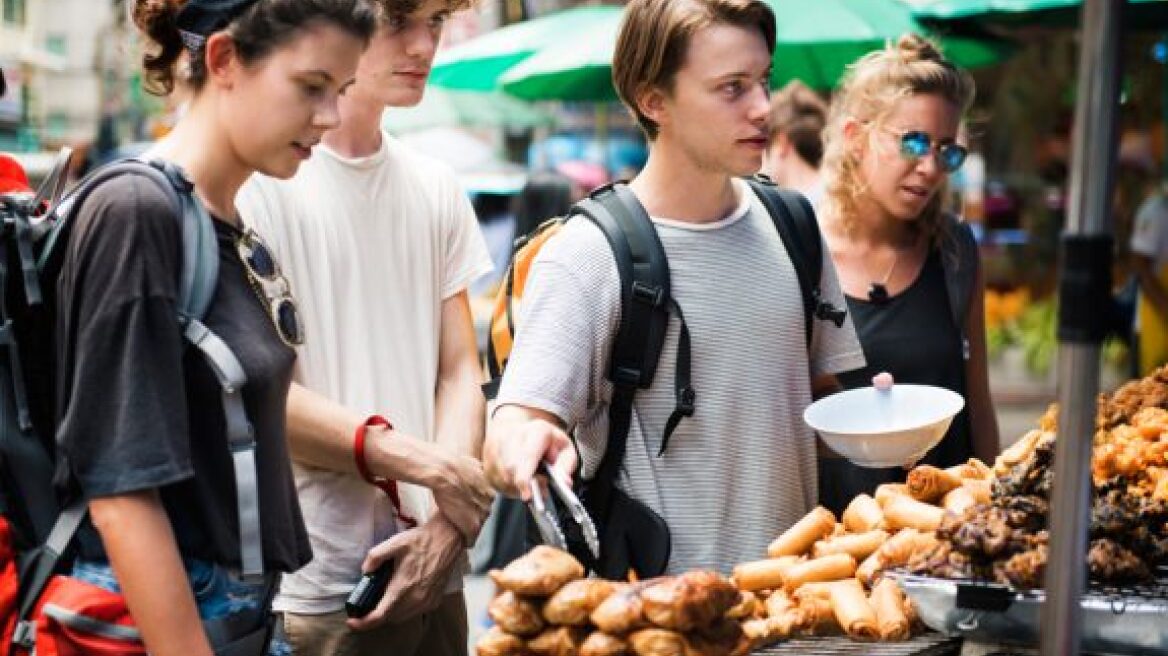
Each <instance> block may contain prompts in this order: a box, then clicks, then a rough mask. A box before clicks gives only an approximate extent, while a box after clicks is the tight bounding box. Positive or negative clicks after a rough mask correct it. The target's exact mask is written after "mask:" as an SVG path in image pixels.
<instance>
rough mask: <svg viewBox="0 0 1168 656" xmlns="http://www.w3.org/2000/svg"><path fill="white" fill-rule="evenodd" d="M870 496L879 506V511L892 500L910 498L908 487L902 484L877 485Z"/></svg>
mask: <svg viewBox="0 0 1168 656" xmlns="http://www.w3.org/2000/svg"><path fill="white" fill-rule="evenodd" d="M872 496H873V498H875V499H876V503H878V504H880V508H881V509H883V508H884V506H886V505H888V502H889V501H891V500H892V499H895V498H897V497H911V495H910V494H909V493H908V486H907V485H905V484H904V483H884V484H882V485H877V486H876V492H875V494H873V495H872ZM885 528H887V526H885Z"/></svg>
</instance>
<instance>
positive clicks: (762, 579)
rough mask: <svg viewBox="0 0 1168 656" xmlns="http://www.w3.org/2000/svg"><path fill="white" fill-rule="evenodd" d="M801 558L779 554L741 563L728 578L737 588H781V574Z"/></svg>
mask: <svg viewBox="0 0 1168 656" xmlns="http://www.w3.org/2000/svg"><path fill="white" fill-rule="evenodd" d="M802 560H803V558H802V557H801V556H781V557H779V558H767V559H766V560H756V561H753V562H749V563H742V564H740V565H737V566H735V567H734V574H733V575H732V576H731V577H730V578H731V580H733V581H734V584H735V585H736V586H738V589H739V590H769V589H773V588H781V587H783V575H784V574H785V573H786V572H787V570H788V569H790V568H791V567H792V566H793V565H796V564H797V563H799V562H801V561H802Z"/></svg>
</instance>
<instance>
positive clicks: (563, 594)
mask: <svg viewBox="0 0 1168 656" xmlns="http://www.w3.org/2000/svg"><path fill="white" fill-rule="evenodd" d="M490 576H491V579H492V580H493V581H494V582H495V585H496V587H497V588H498V590H499V595H498V596H496V597H495V599H494V600H492V601H491V603H490V605H489V606H488V608H487V612H488V613H489V614H490V616H491V618H492V619H493V620H494V621H495V627H494V628H492V629H491V630H490V631H489V632H488V633H487V634H486V635H484V636H483V637H482V638H481V639H480V640H479V642H478V644H477V645H476V651H477V653H478V656H620V655H622V654H623V655H627V656H737V655H740V654H746V653H748V652H749V651H750V650H751V649H752V648H753V647H754V644H753V643H752V642H751V641H750V640H748V639H747V638H746V637H745V635H744V634H743V631H742V627H741V624H740V621H739V620H740V616H739V615H736V614H735V612H734V611H735V609H736V608H737V607H738V606H741V601H742V600H741V598H740V593H739V591H738V590H737V589H736V588H735V587H734V586H733V585H732V584H731V583H730V582H729V581H728V580H726V579H725V578H723V577H721V576H719V575H718V574H716V573H714V572H707V571H692V572H686V573H685V574H681V575H679V576H667V577H661V578H657V579H652V580H649V581H643V582H639V583H619V582H614V581H604V580H600V579H585V578H583V576H584V567H583V566H581V565H580V563H579V562H578V561H577V560H576V559H575V558H574V557H572V556H571V555H570V554H568V553H565V552H563V551H560V550H558V549H553V548H551V547H547V546H542V545H541V546H537V547H535V548H534V549H532V550H531V551H530V552H529V553H528V554H527V555H525V556H523V557H522V558H519V559H517V560H515V561H514V562H512V563H511V564H510V565H508V566H507V567H506V568H504V569H503V570H501V571H493V572H491V574H490ZM738 612H739V613H740V612H743V611H742V610H741V609H738Z"/></svg>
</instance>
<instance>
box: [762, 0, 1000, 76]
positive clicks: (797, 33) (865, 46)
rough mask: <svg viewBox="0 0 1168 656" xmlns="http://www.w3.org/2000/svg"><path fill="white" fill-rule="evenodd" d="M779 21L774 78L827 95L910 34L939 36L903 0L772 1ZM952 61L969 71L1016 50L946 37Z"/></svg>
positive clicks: (995, 41)
mask: <svg viewBox="0 0 1168 656" xmlns="http://www.w3.org/2000/svg"><path fill="white" fill-rule="evenodd" d="M767 3H768V4H769V5H770V6H771V9H773V10H774V12H775V18H776V19H777V28H778V31H777V34H776V46H775V60H774V74H773V75H772V77H771V81H772V83H773V84H774V86H781V85H782V84H785V83H786V82H789V81H790V80H794V79H798V80H801V81H802V82H803V83H805V84H807V85H808V86H810V87H812V88H815V89H820V90H827V89H832V88H834V87H835V86H836V84H837V83H838V82H839V79H840V77H841V76H842V75H843V72H844V69H845V68H846V67H847V66H848V64H850V63H852V62H854V61H855V60H856V59H858V58H860V57H861V56H863V55H865V54H866V53H869V52H871V51H873V50H876V49H878V48H881V47H883V46H884V44H885V42H886V41H888V40H889V39H895V38H897V37H898V36H900V35H901V34H904V33H906V32H918V33H922V34H927V35H930V34H931V35H932V36H937V34H936V32H931V31H930V30H928V29H927V28H926V27H925V26H923V25H922V24H921V23H919V22H917V21H916V20H915V19H914V18H913V11H912V8H911V7H909V6H907V5H905V4H903V3H901V2H899V0H814V1H813V2H808V1H807V0H767ZM940 41H941V45H942V47H943V49H944V51H945V54H946V56H947V57H949V58H950V59H951V60H953V61H954V62H955V63H957V64H958V65H960V66H964V67H966V68H980V67H982V66H988V65H991V64H995V63H997V62H999V61H1002V60H1003V59H1004V58H1005V57H1007V56H1008V55H1009V54H1010V52H1011V50H1012V48H1011V46H1010V44H1009V43H1007V42H1004V41H1001V40H998V39H993V38H988V37H987V38H969V37H945V36H941V37H940Z"/></svg>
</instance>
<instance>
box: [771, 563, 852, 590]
mask: <svg viewBox="0 0 1168 656" xmlns="http://www.w3.org/2000/svg"><path fill="white" fill-rule="evenodd" d="M855 573H856V559H855V558H852V557H851V556H849V555H848V554H842V553H840V554H832V555H830V556H824V557H823V558H816V559H814V560H808V561H806V562H802V563H799V564H797V565H794V566H792V567H791V569H789V570H787V575H786V577H785V580H784V581H783V588H784V589H786V590H787V591H788V592H794V591H795V590H796V589H798V588H799V586H801V585H803V584H804V583H809V582H812V581H838V580H840V579H846V578H851V577H852V576H853V575H854V574H855Z"/></svg>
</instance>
